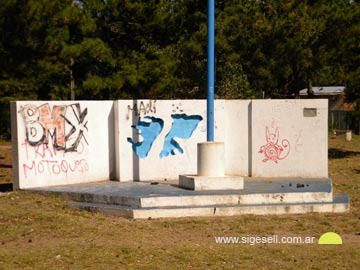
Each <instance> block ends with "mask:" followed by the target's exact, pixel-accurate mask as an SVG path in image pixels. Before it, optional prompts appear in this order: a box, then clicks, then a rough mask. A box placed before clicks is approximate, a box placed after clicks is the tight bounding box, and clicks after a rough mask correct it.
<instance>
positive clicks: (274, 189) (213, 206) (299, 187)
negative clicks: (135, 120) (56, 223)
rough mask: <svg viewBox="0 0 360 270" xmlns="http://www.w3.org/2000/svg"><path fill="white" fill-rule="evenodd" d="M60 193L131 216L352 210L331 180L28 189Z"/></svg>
mask: <svg viewBox="0 0 360 270" xmlns="http://www.w3.org/2000/svg"><path fill="white" fill-rule="evenodd" d="M28 190H30V191H36V192H41V193H55V194H59V195H61V196H64V197H66V198H68V199H70V200H73V201H74V202H70V203H69V204H68V205H69V206H70V207H73V208H75V209H80V210H88V211H95V212H102V213H107V214H113V215H119V216H123V217H128V218H165V217H190V216H232V215H241V214H256V215H264V214H286V213H294V214H295V213H310V212H346V211H349V209H350V207H349V198H348V196H347V195H341V196H338V197H335V198H333V194H332V184H331V179H329V178H325V179H301V178H298V179H294V178H293V179H286V178H274V179H269V178H261V179H260V178H258V179H254V178H244V189H239V190H205V191H199V190H186V189H182V188H179V186H178V183H177V182H161V183H158V182H113V181H106V182H96V183H91V184H77V185H68V186H55V187H46V188H33V189H28Z"/></svg>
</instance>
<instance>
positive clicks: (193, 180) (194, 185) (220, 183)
mask: <svg viewBox="0 0 360 270" xmlns="http://www.w3.org/2000/svg"><path fill="white" fill-rule="evenodd" d="M179 187H181V188H184V189H191V190H229V189H243V188H244V178H243V177H240V176H218V177H210V176H196V175H179Z"/></svg>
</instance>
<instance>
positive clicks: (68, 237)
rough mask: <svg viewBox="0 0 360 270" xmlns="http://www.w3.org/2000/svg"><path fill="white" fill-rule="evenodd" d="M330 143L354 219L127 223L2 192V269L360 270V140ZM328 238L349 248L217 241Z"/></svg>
mask: <svg viewBox="0 0 360 270" xmlns="http://www.w3.org/2000/svg"><path fill="white" fill-rule="evenodd" d="M329 143H330V151H329V152H330V160H329V168H330V176H331V177H332V178H333V182H334V189H335V192H336V193H348V194H350V196H351V203H352V206H351V212H350V213H346V214H309V215H284V216H250V215H248V216H239V217H225V218H192V219H190V218H185V219H161V220H127V219H124V218H118V217H112V216H104V215H101V214H94V213H87V212H78V211H74V210H71V209H68V208H66V207H64V202H65V201H64V200H63V199H61V198H57V197H52V196H42V195H38V194H32V193H28V192H11V193H3V194H2V195H1V196H0V269H11V270H13V269H36V270H40V269H106V270H110V269H354V270H355V269H356V270H357V269H360V211H359V209H360V196H359V188H360V137H359V136H356V137H355V138H354V140H353V141H352V142H345V141H343V140H339V139H336V140H333V139H330V140H329ZM0 149H4V148H0ZM6 151H8V150H6ZM6 151H5V152H6ZM5 155H7V154H4V151H1V152H0V157H4V158H3V159H0V164H3V165H6V164H5V162H4V161H5V160H7V161H8V159H7V158H5ZM2 181H3V182H7V181H5V180H4V179H3V180H2ZM328 231H335V232H337V233H339V234H340V235H341V236H342V238H343V240H344V244H343V245H342V246H324V245H317V244H312V245H299V244H297V245H292V244H278V245H274V244H272V245H271V244H269V245H264V244H261V245H255V246H250V245H235V244H227V245H225V244H216V243H215V241H214V237H215V236H246V235H256V236H268V235H272V234H279V235H285V236H315V237H317V238H318V237H319V236H320V235H321V234H322V233H324V232H328Z"/></svg>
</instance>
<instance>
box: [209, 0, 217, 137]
mask: <svg viewBox="0 0 360 270" xmlns="http://www.w3.org/2000/svg"><path fill="white" fill-rule="evenodd" d="M214 41H215V0H208V52H207V58H208V63H207V71H208V74H207V87H208V89H207V141H208V142H213V141H214V70H215V67H214V58H215V56H214V51H215V48H214V47H215V44H214V43H215V42H214Z"/></svg>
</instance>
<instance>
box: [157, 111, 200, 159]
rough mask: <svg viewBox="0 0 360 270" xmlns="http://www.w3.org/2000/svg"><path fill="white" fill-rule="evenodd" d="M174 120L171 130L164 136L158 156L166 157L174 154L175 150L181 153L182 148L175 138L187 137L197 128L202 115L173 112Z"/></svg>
mask: <svg viewBox="0 0 360 270" xmlns="http://www.w3.org/2000/svg"><path fill="white" fill-rule="evenodd" d="M171 118H172V119H173V120H174V121H173V123H172V126H171V130H170V131H169V133H168V134H167V135H166V136H165V140H164V146H163V150H162V151H161V153H160V158H163V157H167V156H168V155H169V154H171V155H175V150H177V151H178V152H179V153H181V154H183V153H184V150H183V149H182V148H181V146H180V145H179V143H178V142H177V141H175V138H180V139H189V138H190V137H191V135H192V134H193V132H194V130H195V129H196V128H197V126H198V124H199V122H200V121H201V120H202V117H201V116H199V115H190V116H187V115H186V114H174V115H171Z"/></svg>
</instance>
